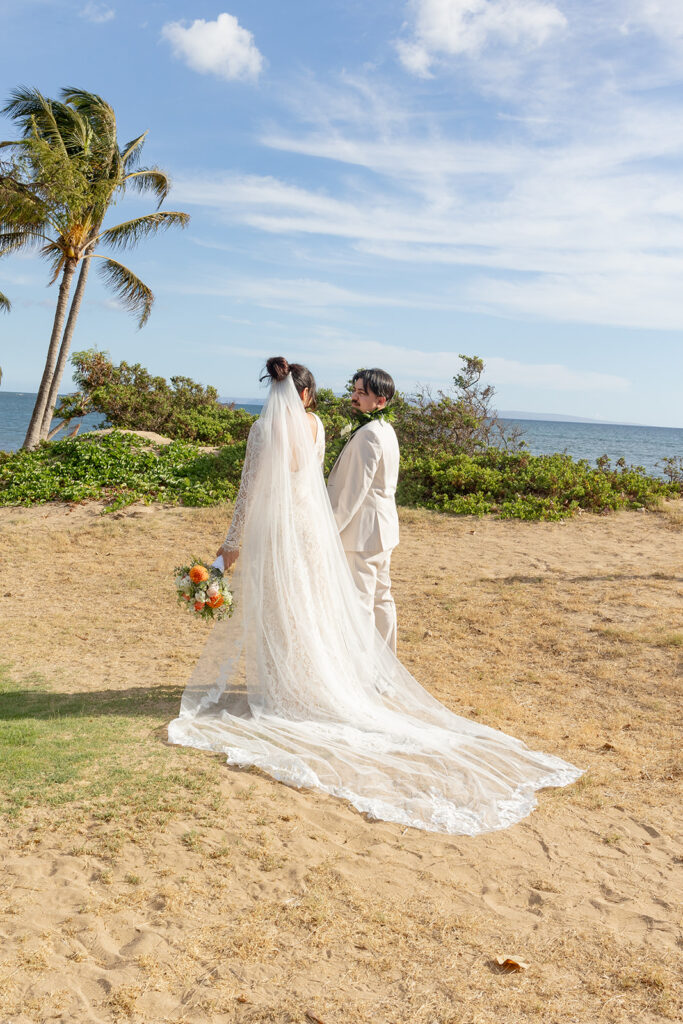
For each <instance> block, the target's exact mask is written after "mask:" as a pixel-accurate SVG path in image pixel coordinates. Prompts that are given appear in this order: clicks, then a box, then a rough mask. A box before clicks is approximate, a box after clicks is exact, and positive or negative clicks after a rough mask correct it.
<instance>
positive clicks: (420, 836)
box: [0, 504, 683, 1024]
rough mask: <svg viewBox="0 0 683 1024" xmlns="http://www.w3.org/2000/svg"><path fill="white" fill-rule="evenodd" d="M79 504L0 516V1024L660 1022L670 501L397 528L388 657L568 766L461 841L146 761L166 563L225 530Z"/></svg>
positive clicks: (169, 699)
mask: <svg viewBox="0 0 683 1024" xmlns="http://www.w3.org/2000/svg"><path fill="white" fill-rule="evenodd" d="M96 512H97V510H96V509H95V508H93V507H92V506H86V507H84V508H74V509H73V510H68V509H64V508H52V507H50V508H38V509H29V510H12V509H6V510H2V512H1V513H0V564H1V566H2V569H1V579H0V616H1V617H2V618H1V620H0V662H5V663H11V668H10V670H9V678H10V679H11V680H12V681H13V682H12V684H11V685H13V686H14V687H15V688H17V689H19V690H24V691H26V692H25V693H24V694H19V695H18V696H17V698H16V699H17V701H18V702H19V703H17V704H16V705H14V704H12V705H11V706H12V707H17V708H19V710H20V712H21V716H23V717H21V716H20V720H19V725H18V726H17V728H19V727H21V728H24V727H25V728H27V729H28V728H35V729H36V730H37V731H36V732H35V741H34V743H33V747H31V744H30V743H29V744H28V746H29V747H31V749H33V750H34V753H35V757H36V758H38V757H39V755H40V754H41V751H42V752H44V751H47V750H48V749H49V757H50V762H49V764H50V773H51V774H50V773H46V775H45V779H44V781H43V784H42V786H38V787H36V786H32V785H31V784H29V783H30V780H28V781H26V780H24V779H23V776H22V780H21V786H22V787H23V788H22V790H21V792H22V794H23V795H22V800H23V802H24V806H23V809H21V810H19V812H17V813H15V815H14V816H13V817H12V818H9V819H7V821H6V823H5V825H4V826H3V828H2V835H1V836H0V847H1V848H2V853H3V864H4V872H3V875H2V878H1V879H0V934H2V936H3V942H2V951H1V952H0V1019H4V1018H5V1017H6V1018H7V1019H11V1021H12V1024H35V1022H36V1021H38V1020H40V1021H43V1020H52V1019H57V1017H58V1016H59V1015H61V1018H60V1019H68V1020H69V1021H74V1022H78V1024H90V1022H91V1021H95V1020H97V1021H102V1022H114V1021H134V1022H136V1024H137V1022H140V1024H142V1022H152V1021H154V1022H162V1021H164V1022H165V1021H169V1022H170V1021H174V1022H182V1021H186V1022H188V1024H189V1022H200V1021H201V1022H202V1024H207V1022H210V1024H223V1022H226V1024H227V1022H236V1024H266V1022H271V1024H295V1022H297V1024H298V1022H301V1024H306V1022H308V1024H315V1022H316V1021H322V1022H323V1024H347V1022H350V1024H355V1022H359V1024H361V1022H367V1024H370V1022H372V1024H392V1022H393V1024H399V1022H400V1024H519V1022H520V1021H522V1020H524V1021H526V1020H530V1021H536V1022H538V1024H601V1022H605V1024H608V1022H609V1024H621V1022H624V1024H626V1022H629V1024H630V1022H632V1021H635V1020H637V1021H639V1022H644V1024H650V1022H652V1024H654V1022H655V1021H657V1022H658V1021H661V1020H677V1019H679V1015H680V1012H681V1000H680V990H679V988H678V984H679V981H678V979H679V978H680V960H679V959H678V958H679V956H680V950H681V941H682V940H681V924H682V922H681V918H680V905H681V899H680V897H681V881H680V873H681V864H682V863H683V850H682V848H681V843H680V832H679V830H680V822H679V821H678V822H677V820H676V815H677V813H678V809H679V807H680V795H679V794H680V782H681V765H680V759H679V758H680V749H681V737H680V728H679V727H680V721H681V669H680V655H681V651H680V636H681V633H682V631H683V616H682V614H681V607H682V603H683V602H682V601H681V598H682V597H683V579H682V578H681V575H682V574H681V562H682V559H681V542H680V535H679V532H678V531H677V529H675V528H674V527H675V526H676V523H677V516H678V515H679V514H680V513H679V508H678V507H677V506H675V505H671V504H670V505H668V506H666V507H665V509H664V511H663V512H661V513H656V514H655V513H650V514H648V513H642V514H639V513H622V514H619V515H616V516H611V517H606V518H599V519H598V518H595V517H591V516H584V517H582V518H580V519H578V520H575V521H572V522H569V523H563V524H536V523H534V524H527V523H504V522H497V521H494V520H482V521H476V520H465V519H458V520H452V519H448V518H446V517H442V516H437V515H433V514H429V513H417V512H405V513H403V517H402V518H403V536H402V543H401V546H400V547H399V549H398V550H397V552H396V556H395V567H394V579H395V590H396V596H397V601H398V605H399V615H400V623H401V627H402V629H401V650H400V654H401V657H402V659H403V660H404V661H405V663H406V664H407V665H408V667H409V668H411V670H412V671H413V672H414V673H415V674H416V676H417V677H418V678H419V679H420V680H421V681H422V682H423V683H424V684H425V685H426V686H427V687H428V688H429V689H430V690H431V691H432V692H434V693H435V694H436V695H437V696H438V697H439V699H440V700H442V701H443V702H444V703H446V704H448V706H449V707H451V708H452V709H453V710H455V711H457V712H459V713H461V714H463V715H467V716H469V717H477V718H479V719H481V720H482V721H485V722H486V723H487V724H490V725H493V726H495V727H497V728H501V729H503V730H504V731H506V732H510V733H513V734H514V735H517V736H520V737H521V738H523V739H524V740H526V741H527V742H529V743H530V744H531V745H532V746H534V747H537V748H539V749H544V750H548V751H552V752H556V753H558V754H559V755H560V756H562V757H566V758H567V759H569V760H571V761H574V762H575V763H577V764H580V765H582V766H584V767H586V768H587V769H588V771H587V774H586V775H585V776H584V777H583V778H582V779H581V780H580V781H579V783H577V784H576V785H575V786H573V787H570V788H569V789H565V790H552V791H548V792H546V793H543V794H541V796H540V801H539V804H540V806H539V808H538V810H537V811H536V812H534V814H533V815H531V816H530V817H529V818H528V819H527V820H526V821H524V822H523V823H521V824H520V825H518V826H516V827H514V828H512V829H509V830H507V831H505V832H500V833H495V834H491V835H487V836H482V837H479V838H477V839H467V838H459V837H447V836H434V835H427V834H424V833H418V832H415V831H413V830H406V829H402V828H400V827H398V826H393V825H388V824H386V823H381V822H379V823H367V822H365V821H364V820H363V818H362V817H360V816H359V815H358V814H356V813H355V812H354V811H353V810H351V809H350V808H348V807H346V806H345V805H344V804H342V803H340V802H339V801H336V800H333V799H331V798H327V797H325V796H322V795H320V794H316V793H305V792H298V791H294V790H291V789H288V788H286V787H284V786H282V785H279V784H278V783H275V782H273V781H271V780H270V779H268V778H267V777H265V776H262V775H260V774H259V773H257V772H242V771H236V770H232V769H228V768H227V767H225V766H224V764H223V763H222V759H221V758H220V757H216V756H214V755H211V754H206V753H203V752H200V751H193V750H185V749H180V748H174V747H168V746H166V745H165V744H164V741H163V735H164V730H163V726H164V723H165V722H166V721H168V719H169V718H170V717H172V716H173V714H174V713H175V710H176V707H177V703H178V699H179V695H180V692H181V690H182V686H183V684H184V682H185V679H186V678H187V676H188V674H189V670H190V667H191V666H192V664H193V663H194V661H195V660H196V657H197V655H198V653H199V650H200V648H201V645H202V638H203V635H204V629H203V628H202V627H201V626H200V625H198V624H197V623H195V622H193V621H192V620H191V618H190V617H189V616H186V617H184V616H182V615H181V613H180V612H179V611H178V609H177V608H176V606H175V603H174V598H173V595H172V593H171V592H170V590H169V585H170V575H169V574H170V569H172V567H173V566H174V565H175V564H176V563H177V562H178V560H179V558H181V557H183V556H185V555H187V554H193V553H197V554H211V553H212V552H213V550H214V549H215V547H216V545H217V540H218V539H219V538H220V537H221V536H222V534H223V532H224V527H225V521H226V519H227V515H226V513H225V510H221V509H206V510H188V509H176V508H173V509H160V508H154V509H138V508H134V509H132V510H129V511H128V513H124V514H122V515H121V516H120V517H118V518H113V517H109V518H105V519H103V518H100V517H99V516H98V515H97V514H96ZM27 572H28V573H29V575H30V576H32V575H33V574H35V575H37V576H38V577H39V578H40V579H41V581H42V584H41V585H42V588H43V594H44V597H43V599H42V600H41V601H40V602H39V603H36V604H27V602H26V600H25V597H24V595H25V593H26V590H27V587H26V583H25V579H26V573H27ZM93 579H94V580H96V581H97V584H96V586H95V587H94V588H93V587H92V586H91V585H90V584H87V585H86V583H87V581H89V580H93ZM3 595H5V596H3ZM6 595H11V596H6ZM38 686H42V687H43V690H45V688H46V689H47V693H45V692H40V691H38V690H37V689H36V687H38ZM21 701H24V703H23V704H22V703H21ZM50 701H51V702H52V703H50ZM46 702H47V703H46ZM79 702H80V703H79ZM22 708H23V709H24V710H23V711H22V710H21V709H22ZM31 735H33V734H31ZM70 752H71V761H72V762H73V761H74V758H75V757H76V754H77V755H78V760H77V761H76V767H75V769H74V770H73V771H71V772H69V771H67V768H68V762H69V756H70ZM46 756H47V755H46ZM37 763H38V762H36V764H37ZM30 767H31V763H30V762H28V761H27V762H26V765H25V771H26V773H28V772H29V769H30ZM57 769H59V770H57ZM502 954H505V955H508V954H517V955H519V956H520V957H521V958H522V959H523V960H525V961H526V962H528V963H529V965H530V966H529V969H528V970H527V971H524V972H516V973H507V972H506V971H504V970H503V969H501V968H499V967H498V966H497V965H496V964H495V957H496V956H498V955H502Z"/></svg>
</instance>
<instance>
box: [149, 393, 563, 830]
mask: <svg viewBox="0 0 683 1024" xmlns="http://www.w3.org/2000/svg"><path fill="white" fill-rule="evenodd" d="M243 480H244V484H245V486H246V488H247V495H248V500H247V505H246V514H245V517H244V524H243V541H242V549H241V554H240V558H239V560H238V562H237V566H236V569H235V572H234V575H233V584H232V586H233V591H234V595H235V614H234V616H233V617H232V618H231V619H226V620H223V621H222V622H219V623H218V624H217V625H216V626H214V628H213V630H212V632H211V634H210V636H209V639H208V641H207V643H206V646H205V648H204V651H203V653H202V655H201V657H200V659H199V661H198V663H197V666H196V668H195V670H194V672H193V674H192V677H191V679H190V682H189V684H188V686H187V688H186V690H185V692H184V694H183V697H182V702H181V708H180V714H179V717H178V718H176V719H175V720H174V721H173V722H171V724H170V725H169V729H168V737H169V740H170V742H172V743H177V744H181V745H184V746H192V747H199V748H202V749H206V750H214V751H222V752H224V753H225V754H226V755H227V761H228V764H232V765H239V766H249V765H254V766H256V767H258V768H260V769H262V770H263V771H265V772H267V773H268V774H269V775H271V776H272V777H273V778H275V779H278V780H280V781H282V782H285V783H288V784H290V785H293V786H297V787H313V788H317V789H320V790H323V791H325V792H327V793H330V794H333V795H334V796H337V797H341V798H344V799H346V800H348V801H349V802H350V803H351V804H352V805H353V806H354V807H356V808H357V809H358V810H359V811H362V812H365V813H367V814H368V815H369V816H370V817H372V818H377V819H383V820H385V821H392V822H397V823H399V824H402V825H411V826H413V827H415V828H420V829H426V830H428V831H435V832H446V833H454V834H465V835H476V834H478V833H481V832H487V831H490V830H493V829H500V828H506V827H507V826H508V825H512V824H514V823H515V822H516V821H519V820H520V819H521V818H523V817H525V816H526V815H527V814H529V812H530V811H531V810H532V809H533V808H534V807H535V805H536V799H535V793H536V791H537V790H539V789H542V788H544V787H546V786H565V785H567V784H569V783H571V782H573V781H575V780H576V779H577V778H578V777H579V776H580V775H581V774H582V773H581V771H580V770H579V769H578V768H575V767H574V766H573V765H571V764H568V763H567V762H565V761H562V760H561V759H560V758H558V757H555V756H553V755H550V754H543V753H539V752H536V751H532V750H529V749H528V748H527V747H526V746H525V745H524V743H522V742H521V741H520V740H516V739H514V738H513V737H511V736H507V735H506V734H505V733H502V732H498V731H497V730H495V729H491V728H489V727H487V726H485V725H481V724H480V723H479V722H473V721H470V720H468V719H466V718H461V717H460V716H458V715H456V714H453V713H452V712H451V711H449V710H448V709H447V708H445V707H444V706H443V705H442V704H440V703H439V702H438V701H437V700H435V699H434V698H433V697H432V696H431V695H430V694H429V693H428V692H427V691H426V690H425V689H424V688H423V687H422V686H420V684H419V683H418V682H417V681H416V680H415V679H414V678H413V676H412V675H411V674H410V673H409V672H408V671H407V670H406V669H405V668H404V667H403V665H402V664H401V663H400V661H399V660H398V659H397V658H396V657H395V655H394V654H393V652H392V651H391V650H390V649H389V648H388V647H387V646H386V645H385V644H384V643H383V642H382V640H381V638H380V637H379V634H377V633H376V632H375V631H374V630H371V629H369V627H368V620H367V617H366V614H365V612H364V611H363V609H362V607H361V604H360V602H359V600H358V596H357V593H356V589H355V586H354V583H353V580H352V578H351V575H350V572H349V569H348V565H347V561H346V556H345V555H344V551H343V549H342V546H341V542H340V540H339V535H338V532H337V528H336V524H335V521H334V517H333V515H332V510H331V507H330V503H329V500H328V497H327V492H326V489H325V483H324V480H323V475H322V473H321V470H320V466H319V464H318V461H317V459H316V455H315V451H314V445H313V441H312V438H311V434H310V430H309V427H308V423H307V421H306V415H305V412H304V409H303V405H302V403H301V399H300V398H299V396H298V394H297V392H296V388H295V386H294V383H293V382H292V379H291V377H290V376H288V377H286V378H285V379H284V380H283V381H281V382H276V383H273V384H272V385H271V390H270V395H269V398H268V400H267V402H266V404H265V406H264V408H263V411H262V413H261V416H260V417H259V419H258V420H257V421H256V422H255V423H254V425H253V427H252V429H251V432H250V435H249V441H248V445H247V456H246V459H245V468H244V474H243Z"/></svg>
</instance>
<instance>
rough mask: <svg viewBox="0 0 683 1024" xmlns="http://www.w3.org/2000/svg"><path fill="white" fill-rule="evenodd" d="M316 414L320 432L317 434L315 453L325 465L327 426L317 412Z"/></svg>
mask: <svg viewBox="0 0 683 1024" xmlns="http://www.w3.org/2000/svg"><path fill="white" fill-rule="evenodd" d="M314 415H315V418H316V420H317V421H318V433H317V434H316V435H315V454H316V455H317V456H318V462H319V463H320V465H321V466H323V465H324V464H325V428H324V426H323V421H322V420H321V419H320V417H319V416H318V415H317V414H315V413H314Z"/></svg>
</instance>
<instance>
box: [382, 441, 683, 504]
mask: <svg viewBox="0 0 683 1024" xmlns="http://www.w3.org/2000/svg"><path fill="white" fill-rule="evenodd" d="M598 462H599V464H600V465H599V467H598V468H591V466H590V464H589V463H588V462H587V461H586V460H585V459H581V460H579V461H575V460H574V459H572V458H571V456H569V455H564V454H555V455H530V454H529V453H528V452H506V451H500V450H499V449H497V448H489V449H487V450H486V451H485V452H482V453H481V454H480V455H465V454H456V455H445V454H442V455H439V456H428V457H419V456H418V457H416V456H410V455H407V456H403V457H402V459H401V475H400V478H399V486H398V491H397V494H396V498H397V501H398V503H399V504H400V505H408V506H412V507H415V508H431V509H435V510H437V511H440V512H452V513H456V514H459V515H464V514H474V515H483V514H484V513H487V512H492V513H495V514H496V515H499V516H500V517H501V518H503V519H550V520H552V519H563V518H565V517H566V516H569V515H572V514H573V513H575V512H576V511H577V510H578V509H585V510H586V511H590V512H604V511H607V510H610V509H620V508H642V507H644V506H645V505H649V504H652V503H654V502H657V501H658V500H659V499H661V498H662V497H666V496H667V495H675V494H680V493H681V490H682V488H681V485H680V484H675V483H667V482H666V481H664V480H660V479H658V478H656V477H650V476H647V475H646V474H645V472H644V470H642V468H640V467H635V468H633V467H626V466H623V467H619V468H615V469H612V468H611V466H610V464H609V460H606V459H605V458H604V457H603V458H602V459H600V460H598Z"/></svg>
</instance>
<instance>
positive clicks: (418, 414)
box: [0, 350, 683, 520]
mask: <svg viewBox="0 0 683 1024" xmlns="http://www.w3.org/2000/svg"><path fill="white" fill-rule="evenodd" d="M461 359H462V362H463V366H462V371H461V373H459V374H458V375H456V376H455V377H454V380H453V388H452V390H451V392H449V393H447V392H443V391H441V392H438V393H437V394H436V395H432V394H430V393H428V392H426V391H423V392H422V393H421V394H420V395H419V396H417V398H415V399H412V400H408V399H407V398H406V396H404V395H398V396H397V398H396V399H395V402H394V409H393V413H392V415H393V422H394V426H395V428H396V430H397V433H398V435H399V438H400V441H401V473H400V478H399V487H398V491H397V500H398V503H399V504H400V505H403V506H407V507H411V508H426V509H433V510H435V511H439V512H447V513H451V514H460V515H484V514H486V513H492V514H494V515H497V516H499V517H501V518H505V519H529V520H558V519H563V518H565V517H567V516H571V515H573V514H575V513H577V512H578V511H579V510H584V511H588V512H597V513H601V512H607V511H611V510H616V509H624V508H645V507H648V506H654V505H656V504H657V503H659V502H661V500H662V499H663V498H666V497H672V496H677V495H680V494H681V493H682V492H683V484H682V483H681V481H680V479H676V478H675V474H669V479H660V478H657V477H652V476H648V475H647V474H646V473H645V471H644V470H643V469H642V468H640V467H630V466H626V465H625V464H624V462H623V460H619V462H617V464H616V465H614V466H612V465H611V463H610V461H609V460H608V459H607V458H601V459H599V460H598V463H597V465H595V466H591V465H590V464H589V463H588V462H587V461H586V460H584V459H581V460H575V459H572V458H571V457H570V456H569V455H567V454H561V453H558V454H555V455H532V454H530V453H529V452H528V451H527V450H526V448H525V445H524V443H523V441H522V440H521V439H520V438H519V436H517V435H516V434H515V433H514V432H506V431H505V429H504V426H503V424H501V423H500V421H499V420H498V419H497V417H496V415H495V412H494V411H493V410H492V408H491V400H492V398H493V390H492V388H491V387H490V386H488V385H487V386H486V387H484V386H483V385H482V383H481V375H482V372H483V369H484V366H483V362H482V361H481V360H480V359H478V357H469V356H468V357H465V356H463V357H461ZM72 363H73V365H74V379H75V381H76V383H77V384H78V391H77V392H75V393H74V394H73V395H69V396H66V397H65V398H64V399H62V401H61V403H60V406H59V408H58V413H59V414H60V415H61V416H62V418H63V423H64V424H66V425H69V424H70V423H71V422H73V420H74V419H76V418H77V417H79V416H82V415H83V414H84V413H85V412H100V413H102V415H103V417H104V420H105V421H106V423H107V424H108V425H109V428H114V429H113V431H112V430H111V429H110V431H109V432H107V433H103V434H98V433H87V434H85V435H83V436H81V437H71V438H67V439H66V440H62V441H53V442H51V443H48V444H42V445H40V446H39V447H38V448H37V449H35V450H33V451H28V450H26V449H23V450H21V451H18V452H12V453H7V452H5V453H0V505H34V504H40V503H43V502H49V501H67V502H82V501H93V500H97V501H102V502H104V504H105V508H106V510H107V511H115V510H117V509H120V508H122V507H124V506H127V505H131V504H133V503H135V502H144V503H148V504H149V503H152V502H163V503H165V504H177V505H185V506H207V505H216V504H220V503H222V502H225V501H230V500H232V499H233V498H234V497H235V494H236V493H237V488H238V487H239V481H240V474H241V470H242V463H243V460H244V453H245V448H246V437H247V434H248V432H249V428H250V426H251V423H252V422H253V420H254V419H255V417H254V416H251V415H250V414H249V413H247V412H246V411H245V410H243V409H235V408H234V407H232V406H226V405H221V404H220V403H219V402H218V396H217V393H216V390H215V389H214V388H211V387H203V386H202V385H201V384H197V383H196V382H194V381H192V380H190V379H189V378H187V377H173V378H171V381H170V383H169V382H167V381H166V380H165V379H164V378H163V377H155V376H152V375H151V374H150V373H149V372H148V371H147V370H146V369H144V367H142V366H140V365H139V364H134V365H131V364H128V363H125V362H122V363H120V364H119V365H118V366H117V365H114V364H113V363H112V362H111V361H110V360H109V358H108V356H107V354H106V353H103V352H96V351H94V350H90V351H87V352H77V353H75V354H74V355H73V357H72ZM319 399H320V401H319V412H320V415H321V418H322V420H323V423H324V425H325V429H326V434H327V437H328V451H327V459H326V461H327V466H328V469H329V467H330V466H331V464H332V462H333V461H334V459H335V458H336V456H337V454H338V453H339V451H340V448H341V445H342V444H343V437H342V436H341V431H342V427H343V426H344V425H345V424H346V423H348V421H349V418H350V407H349V405H348V396H347V395H342V396H336V395H334V394H333V392H332V391H330V390H329V389H325V390H322V391H321V393H320V396H319ZM124 431H145V432H152V434H153V435H155V434H161V435H163V438H164V442H165V443H161V442H160V441H159V438H158V437H154V436H152V437H151V438H150V437H144V436H143V437H141V436H138V434H136V433H126V432H124ZM169 439H170V443H169ZM494 442H495V443H494ZM208 446H210V447H208Z"/></svg>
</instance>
